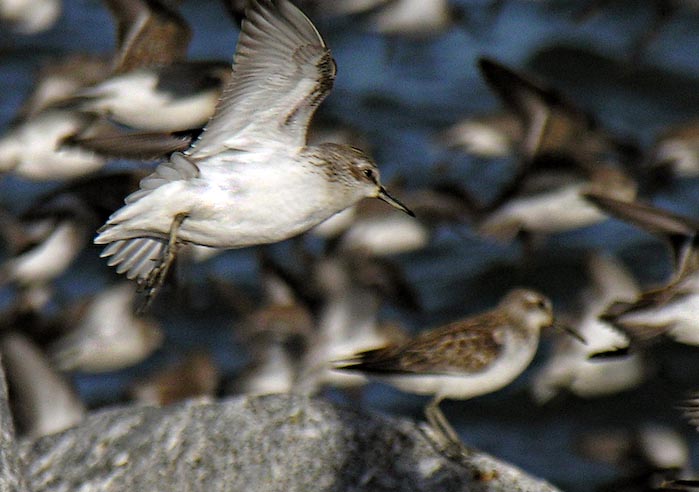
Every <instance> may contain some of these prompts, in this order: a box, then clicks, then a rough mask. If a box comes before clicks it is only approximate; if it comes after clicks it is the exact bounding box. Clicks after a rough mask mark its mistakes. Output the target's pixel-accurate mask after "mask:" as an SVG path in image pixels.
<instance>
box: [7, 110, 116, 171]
mask: <svg viewBox="0 0 699 492" xmlns="http://www.w3.org/2000/svg"><path fill="white" fill-rule="evenodd" d="M95 121H96V117H95V116H94V115H91V114H87V113H78V112H75V111H71V110H68V109H53V108H49V109H46V110H44V111H41V112H40V113H38V114H36V115H34V116H32V117H31V118H29V119H28V120H24V121H22V122H16V123H14V124H13V125H12V126H11V127H10V128H9V129H8V131H6V132H5V134H4V135H2V136H0V173H7V172H12V173H14V174H16V175H18V176H22V177H24V178H28V179H34V180H49V179H70V178H75V177H79V176H83V175H86V174H88V173H91V172H94V171H96V170H98V169H100V168H101V167H102V166H104V164H105V163H106V161H105V159H104V158H103V157H101V156H99V155H97V154H95V153H94V152H91V151H89V150H85V149H81V148H66V147H63V146H62V142H63V141H64V140H65V139H66V138H68V137H70V136H71V135H75V134H76V133H81V132H83V131H85V130H86V129H87V127H88V126H89V125H91V124H92V123H94V122H95Z"/></svg>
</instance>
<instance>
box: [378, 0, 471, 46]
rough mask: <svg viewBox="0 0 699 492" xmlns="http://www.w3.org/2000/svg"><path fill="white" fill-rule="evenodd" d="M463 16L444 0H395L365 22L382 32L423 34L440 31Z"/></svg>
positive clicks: (395, 34) (455, 7)
mask: <svg viewBox="0 0 699 492" xmlns="http://www.w3.org/2000/svg"><path fill="white" fill-rule="evenodd" d="M462 17H463V12H462V10H461V8H457V6H455V5H453V4H452V3H450V2H449V1H447V0H431V1H429V2H425V1H424V0H394V1H391V2H386V3H385V5H384V6H382V7H381V8H380V9H378V10H376V11H374V12H371V13H369V14H368V19H367V24H368V25H369V27H370V28H371V29H373V30H375V31H377V32H380V33H381V34H385V35H390V36H407V37H413V38H423V37H428V36H432V35H435V34H438V33H441V32H443V31H445V30H447V29H448V28H449V27H451V26H452V25H454V24H455V22H456V21H458V20H460V19H461V18H462Z"/></svg>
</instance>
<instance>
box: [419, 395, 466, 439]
mask: <svg viewBox="0 0 699 492" xmlns="http://www.w3.org/2000/svg"><path fill="white" fill-rule="evenodd" d="M441 401H442V397H440V396H435V397H434V398H433V399H432V401H430V402H429V403H428V404H427V406H426V407H425V416H426V417H427V423H428V424H430V427H431V428H432V430H434V431H435V432H436V433H437V435H438V437H439V438H440V439H442V440H444V442H445V444H450V443H459V444H461V440H460V439H459V435H458V434H457V433H456V431H455V430H454V428H453V427H452V426H451V424H450V423H449V421H448V420H447V418H446V417H445V416H444V413H442V411H441V410H440V408H439V402H441Z"/></svg>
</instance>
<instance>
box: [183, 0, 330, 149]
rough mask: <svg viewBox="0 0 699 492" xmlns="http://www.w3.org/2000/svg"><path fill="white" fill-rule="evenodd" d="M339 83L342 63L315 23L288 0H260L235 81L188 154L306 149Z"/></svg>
mask: <svg viewBox="0 0 699 492" xmlns="http://www.w3.org/2000/svg"><path fill="white" fill-rule="evenodd" d="M334 79H335V62H334V61H333V59H332V57H331V56H330V51H329V50H328V49H327V47H326V46H325V43H324V41H323V39H322V38H321V37H320V34H319V33H318V31H317V30H316V28H315V27H314V26H313V24H312V23H311V21H310V20H309V19H308V18H307V17H306V16H305V15H304V14H303V13H302V12H301V11H300V10H298V9H297V8H296V7H294V6H293V5H292V4H291V3H289V1H288V0H275V1H273V0H257V1H255V2H254V3H253V4H252V6H251V7H250V8H249V9H248V11H247V19H246V20H245V21H244V22H243V27H242V30H241V32H240V37H239V39H238V46H237V49H236V54H235V58H234V62H233V75H232V78H231V80H230V81H229V83H228V85H227V86H226V88H225V89H224V92H223V95H222V97H221V100H220V101H219V103H218V106H217V108H216V112H215V113H214V116H213V117H212V119H211V120H210V121H209V123H208V125H207V126H206V127H205V129H204V133H203V134H202V135H201V137H200V138H199V140H198V141H197V142H195V144H194V145H193V146H192V148H191V149H190V151H189V152H188V154H189V155H190V156H191V157H192V158H194V159H201V158H204V157H207V156H211V155H214V154H217V153H219V152H222V151H224V150H228V149H231V150H243V151H245V150H250V149H255V148H259V147H270V146H274V145H277V146H279V147H284V148H289V147H292V148H294V147H302V146H304V145H305V143H306V129H307V127H308V122H309V120H310V118H311V116H312V115H313V113H314V112H315V110H316V108H317V107H318V105H319V104H320V103H321V101H322V100H323V99H324V98H325V96H327V94H328V93H329V92H330V89H331V88H332V85H333V81H334Z"/></svg>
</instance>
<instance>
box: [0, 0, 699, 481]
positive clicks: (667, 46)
mask: <svg viewBox="0 0 699 492" xmlns="http://www.w3.org/2000/svg"><path fill="white" fill-rule="evenodd" d="M425 1H429V0H425ZM460 3H462V4H463V5H464V6H465V7H467V8H470V9H471V15H472V17H473V19H472V22H471V23H470V25H469V26H465V25H463V26H455V27H453V28H451V29H450V30H448V31H446V32H444V33H442V34H441V35H439V36H436V37H434V38H432V39H427V40H419V41H416V40H406V39H390V40H389V39H385V38H383V37H382V36H380V35H377V34H374V33H370V32H368V31H367V30H366V29H364V28H363V27H362V25H361V24H360V23H359V22H356V21H348V20H333V21H322V22H319V24H318V26H319V29H320V31H321V32H322V33H323V35H324V36H325V38H326V41H327V42H328V44H329V46H330V47H331V49H332V52H333V55H334V56H335V58H336V61H337V64H338V68H339V70H338V78H337V81H336V85H335V89H334V92H333V93H332V94H331V95H330V97H329V98H328V99H327V101H326V102H325V103H324V108H323V109H324V111H327V112H328V113H329V114H332V115H335V116H337V117H339V118H340V119H341V120H343V121H346V122H348V123H351V124H352V125H354V126H355V127H357V128H359V129H360V130H362V131H363V132H364V133H365V134H366V137H367V139H368V141H369V143H370V145H371V148H372V151H373V154H374V156H375V157H376V159H377V161H378V162H379V164H380V167H381V169H382V174H383V176H385V178H384V179H386V180H389V181H390V179H391V178H392V177H397V176H401V177H403V178H404V179H405V180H406V182H407V183H408V185H409V186H411V185H412V186H418V185H420V184H422V183H424V182H429V181H430V180H431V179H432V176H433V175H434V174H433V173H434V168H435V166H437V165H446V176H448V177H449V179H452V180H455V181H458V182H460V183H463V184H465V185H466V186H467V187H468V188H469V189H470V190H472V191H474V192H475V193H476V194H477V196H480V197H487V196H489V194H490V195H492V193H493V192H494V190H496V188H497V186H498V185H499V184H501V183H502V182H504V181H506V180H507V174H506V172H507V170H508V169H512V166H511V164H512V163H510V162H494V163H488V162H484V161H482V160H477V159H473V158H470V157H468V156H464V155H462V154H459V153H457V152H448V151H445V150H444V149H442V148H440V147H439V145H438V144H437V143H436V142H435V139H434V134H435V132H436V131H437V130H439V129H441V128H443V127H445V126H447V125H449V124H451V123H453V122H455V121H456V120H457V119H459V118H460V117H463V116H467V115H470V114H475V113H482V112H485V111H490V110H495V109H497V108H498V101H497V100H496V98H495V96H494V95H492V94H491V92H490V91H489V90H488V89H487V87H486V86H485V84H484V83H483V82H482V80H481V79H480V77H479V75H478V73H477V70H476V69H475V61H476V59H477V57H478V56H482V55H487V56H490V57H493V58H495V59H498V60H500V61H502V62H504V63H507V64H510V65H512V66H515V67H528V68H530V69H532V70H534V71H535V72H537V73H538V74H540V75H541V76H543V77H545V78H546V79H547V80H549V81H550V83H551V84H552V85H554V86H557V87H559V88H560V89H561V90H562V91H564V92H565V93H567V94H568V95H569V96H571V97H572V98H573V99H574V100H576V101H577V102H579V104H580V105H581V106H582V107H584V108H588V109H590V110H591V111H592V112H593V113H594V114H595V115H596V116H597V117H598V118H599V120H600V121H601V122H602V123H603V124H604V125H606V126H608V127H610V128H613V129H614V130H616V131H618V132H621V133H625V134H628V135H631V136H633V137H634V138H636V139H638V140H639V141H640V142H641V143H642V144H644V145H645V146H648V145H650V144H651V143H652V140H653V137H654V135H655V134H656V132H657V131H659V130H660V129H661V128H662V127H663V126H664V125H667V124H671V123H675V122H681V121H683V120H685V119H687V118H690V117H695V116H697V115H698V114H699V59H698V58H697V47H699V16H698V15H696V14H691V13H682V15H678V16H675V17H674V18H673V19H671V20H670V21H669V22H668V23H666V24H665V25H664V26H662V28H661V31H660V32H659V34H658V36H657V37H656V39H655V40H654V41H653V42H652V43H651V44H650V45H649V46H648V47H647V48H646V49H645V51H644V54H643V56H642V58H641V60H640V61H638V62H635V63H633V64H631V63H628V60H629V54H630V50H631V48H632V46H633V44H634V42H635V41H636V40H637V39H638V37H639V36H641V35H642V34H643V32H644V30H645V29H646V28H647V26H649V25H650V23H651V17H652V15H651V8H650V5H648V4H649V3H650V2H638V1H619V2H615V3H614V5H612V6H610V7H609V8H607V9H605V10H603V11H601V12H599V13H598V14H596V15H594V16H592V17H591V18H590V19H588V20H587V21H586V22H584V23H575V22H573V21H572V17H571V13H572V12H574V11H575V10H576V8H579V7H580V6H581V5H583V4H584V3H585V2H530V1H510V2H506V4H505V5H504V7H503V9H502V10H501V12H500V13H499V15H498V16H497V17H496V18H495V19H494V20H492V21H489V20H488V15H487V13H486V12H485V11H484V7H485V6H486V5H487V2H485V1H472V2H469V1H467V0H462V1H461V2H460ZM549 3H550V4H555V5H554V6H551V5H547V4H549ZM539 4H544V5H539ZM182 11H183V13H184V14H185V16H186V17H187V19H188V20H189V21H190V23H191V25H192V27H193V30H194V34H195V35H194V38H193V41H192V45H191V49H190V54H191V57H192V58H200V59H204V58H206V59H210V58H219V59H228V60H230V59H232V53H233V50H234V46H235V39H236V36H237V30H236V28H235V27H234V26H233V25H232V23H231V22H230V21H229V20H228V18H227V17H226V15H225V13H224V10H223V8H222V6H221V5H220V4H219V3H218V2H214V1H193V0H190V1H185V2H184V4H183V5H182ZM113 44H114V34H113V27H112V23H111V19H110V17H109V15H108V14H107V13H106V11H105V9H104V8H103V6H102V3H101V2H98V1H97V0H65V2H64V11H63V14H62V16H61V18H60V20H59V22H58V23H57V24H56V26H55V27H54V28H53V29H51V30H50V31H48V32H46V33H42V34H40V35H34V36H20V35H17V34H13V33H12V32H11V31H10V30H9V29H7V28H4V27H3V28H0V94H2V97H1V98H0V129H2V128H3V127H5V126H6V125H7V124H8V123H9V121H10V120H11V118H12V117H13V115H14V113H15V111H16V110H17V109H18V107H19V105H20V104H21V101H22V100H23V98H24V97H25V96H26V94H27V93H28V92H29V91H30V89H31V86H32V77H33V73H34V70H36V69H37V68H38V67H39V66H40V63H41V61H42V60H45V59H50V58H51V57H54V56H60V55H61V54H64V53H69V52H75V51H86V50H88V51H90V52H95V53H110V52H111V51H112V49H113ZM55 185H56V183H40V184H32V183H27V182H25V181H23V180H20V179H15V178H5V179H4V180H3V181H2V182H0V202H1V203H2V204H3V205H5V206H10V207H11V208H12V209H13V210H21V209H22V206H26V204H28V203H29V202H30V200H31V198H32V197H33V196H36V194H38V193H39V192H41V191H44V190H46V189H49V188H51V187H52V186H55ZM698 187H699V180H687V181H684V182H682V183H677V184H676V185H675V186H673V187H672V188H671V189H670V190H666V191H663V192H662V193H661V194H660V195H658V196H657V197H656V202H657V203H658V204H660V205H662V206H665V207H668V208H671V209H673V210H676V211H681V212H684V213H686V214H689V215H692V216H695V217H699V212H697V205H699V194H698V193H697V189H698ZM462 229H463V230H456V231H455V230H450V229H441V230H439V231H437V234H436V236H435V239H434V241H433V243H432V244H431V245H430V246H429V247H428V248H427V249H426V250H424V251H420V252H416V253H411V254H406V255H401V256H399V257H398V258H396V259H397V261H398V262H399V263H400V264H401V265H403V266H404V268H405V270H406V275H407V277H408V278H409V279H410V280H411V281H412V282H413V283H414V285H415V288H416V289H417V291H418V293H419V296H420V300H421V302H422V305H423V307H424V311H423V312H421V313H402V312H398V311H396V310H395V309H390V308H389V309H387V311H386V314H388V315H393V316H394V315H399V316H401V317H402V319H403V321H404V322H405V323H406V324H407V325H408V326H409V327H410V328H411V329H413V330H419V329H421V328H425V327H428V326H434V325H436V324H438V323H441V322H445V321H449V320H451V319H454V318H455V317H456V316H460V315H463V314H466V313H470V312H475V311H477V310H479V309H483V308H486V307H488V306H491V305H492V304H493V303H495V302H496V301H497V299H498V298H499V297H500V295H501V294H502V293H503V292H504V291H506V290H507V289H508V288H510V287H512V286H514V285H519V284H527V285H530V286H532V287H535V288H539V289H541V290H543V291H544V292H546V293H547V294H549V295H550V296H551V297H552V298H553V299H554V301H555V303H556V305H557V306H559V307H563V308H565V307H569V306H570V305H571V304H572V300H573V298H574V295H575V294H576V293H577V292H578V290H579V289H580V288H581V287H582V286H583V285H584V276H583V275H581V273H580V272H581V262H580V261H581V253H582V251H584V250H586V249H589V248H605V249H609V250H612V251H615V252H618V253H620V254H621V255H622V256H623V258H624V259H625V260H626V261H627V262H628V263H629V266H631V267H632V268H633V269H634V270H635V273H636V274H637V275H638V276H639V278H641V279H642V280H644V281H646V282H651V281H658V280H660V279H662V278H663V277H664V275H666V274H667V272H668V268H669V264H668V261H667V259H666V256H665V254H664V250H663V248H662V246H661V245H660V244H658V243H655V242H653V240H652V239H651V238H649V237H648V236H647V235H645V234H643V233H641V232H638V231H636V230H635V229H633V228H631V227H629V226H627V225H624V224H621V223H619V222H616V221H609V222H606V223H604V224H601V225H599V226H595V227H591V228H586V229H584V230H580V231H573V232H570V233H566V234H562V235H560V236H556V237H554V238H552V239H551V240H550V241H549V242H548V243H547V244H546V246H545V247H544V248H543V249H542V250H541V251H540V252H539V253H538V254H537V255H536V256H535V257H533V258H530V259H529V260H530V262H531V263H532V265H534V266H533V268H529V269H528V270H526V271H523V270H522V269H520V268H518V266H517V262H518V255H519V253H520V251H519V248H518V247H517V246H511V247H505V246H493V245H492V244H489V243H486V242H484V241H482V240H480V239H478V238H477V237H476V236H475V235H473V234H471V233H470V232H469V231H468V230H467V229H465V228H462ZM97 251H98V250H97V249H95V248H90V249H88V250H87V251H86V252H85V253H84V254H83V256H82V257H81V258H80V260H79V261H78V262H76V264H75V266H74V267H73V268H72V269H71V270H70V271H69V272H68V273H67V274H66V275H65V276H64V277H62V278H61V279H59V281H58V283H57V286H58V291H59V294H58V295H59V298H60V299H61V300H63V301H66V302H67V301H68V300H70V299H72V298H77V297H81V296H83V295H86V294H88V293H90V292H92V291H94V290H96V289H98V288H100V286H101V285H103V284H104V283H105V282H106V281H107V279H110V278H113V277H112V275H113V273H112V272H109V269H108V268H106V266H105V265H104V264H103V263H102V262H99V261H98V260H97V259H96V256H97ZM639 258H643V261H642V262H640V261H638V259H639ZM204 268H205V269H206V270H207V271H210V272H213V271H215V272H217V273H218V274H220V275H222V276H225V277H226V278H230V279H235V281H236V282H237V283H242V285H243V286H245V285H247V286H250V287H251V288H254V287H255V285H256V278H255V272H256V270H255V263H254V256H253V253H252V252H250V251H235V252H230V253H227V254H226V255H224V256H222V257H220V258H217V259H216V260H214V261H213V262H211V263H210V264H207V265H206V266H205V267H204ZM3 296H4V297H3ZM8 296H9V294H8V293H7V292H6V291H3V294H2V296H0V300H2V302H6V301H7V300H8ZM158 315H159V316H160V317H161V318H162V319H163V321H164V324H165V327H166V330H167V336H168V338H167V343H166V346H165V348H164V349H163V350H161V351H159V352H158V353H157V354H156V355H155V356H154V357H153V358H152V360H150V361H148V362H147V363H145V365H141V366H139V367H136V368H133V369H129V370H127V371H121V372H119V373H115V374H112V375H108V376H99V377H98V376H90V377H88V376H76V377H75V378H74V381H75V383H76V385H77V386H78V388H79V390H80V391H81V393H82V394H83V395H84V397H85V398H86V400H87V401H88V402H90V403H91V404H92V405H97V404H98V403H104V402H109V401H111V400H112V399H113V397H114V395H115V394H116V395H118V394H119V391H118V390H117V391H115V388H117V389H118V388H120V387H122V386H123V385H124V384H126V383H127V381H129V380H130V379H131V378H133V377H134V376H135V375H139V374H142V373H143V371H144V370H145V369H146V368H150V367H153V366H157V365H158V364H162V363H164V362H165V361H167V360H169V359H171V358H172V356H173V354H175V353H177V352H178V351H183V350H187V349H189V348H192V347H193V346H205V347H208V348H210V349H211V350H212V351H213V353H214V355H215V357H216V360H217V362H218V363H219V365H220V366H221V368H222V370H223V371H224V372H228V373H233V372H234V371H235V370H236V369H237V368H239V367H240V366H241V365H242V363H243V362H244V360H242V359H240V354H239V352H238V351H236V349H235V347H234V345H233V342H232V334H231V325H232V321H231V320H230V319H229V318H227V317H226V315H225V313H211V312H208V313H207V312H205V313H202V312H195V313H186V312H181V311H178V310H175V311H171V312H162V310H161V311H158ZM546 352H547V346H546V344H544V347H543V349H542V350H541V351H540V354H539V356H538V358H537V360H536V361H535V364H534V365H537V364H540V363H541V361H543V360H544V358H545V355H546ZM697 355H698V353H697V350H696V349H694V348H691V347H672V346H671V347H665V348H664V349H663V350H662V351H660V358H661V364H662V365H663V366H664V367H665V369H666V373H665V375H666V377H667V374H670V375H671V376H672V377H671V378H670V377H668V378H667V379H660V378H659V377H657V378H655V379H653V380H651V381H649V382H648V383H646V384H644V385H643V386H642V387H641V388H639V389H638V390H635V391H630V392H626V393H623V394H620V395H616V396H612V397H607V398H600V399H596V400H591V401H583V400H580V399H577V398H573V397H569V398H563V399H561V400H560V401H556V402H555V403H554V404H552V405H548V406H545V407H541V408H540V407H537V406H536V405H535V404H534V403H532V402H531V400H530V398H529V396H528V395H527V391H526V390H527V379H528V374H531V372H528V373H526V374H525V375H524V376H523V377H522V378H520V379H519V380H518V381H517V382H516V383H515V384H513V385H512V386H510V387H508V388H506V389H505V390H503V391H501V392H499V393H498V394H495V395H489V396H485V397H482V398H478V399H476V400H474V401H469V402H447V403H445V404H444V408H445V412H446V413H447V415H448V416H449V417H450V418H451V419H452V420H453V421H454V422H455V424H456V426H457V428H458V430H459V431H460V432H461V433H462V437H463V438H464V440H465V441H466V442H467V443H469V444H472V445H474V446H477V447H480V448H482V449H484V450H486V451H489V452H491V453H493V454H494V455H496V456H499V457H502V458H504V459H506V460H509V461H511V462H513V463H516V464H518V465H519V466H521V467H522V468H524V469H525V470H528V471H530V472H532V473H534V474H536V475H539V476H541V477H544V478H546V479H548V480H550V481H552V482H553V483H555V484H556V485H558V486H560V487H561V488H563V489H564V490H569V491H585V490H592V489H593V488H594V487H595V486H596V485H598V484H600V483H602V482H605V481H608V480H610V479H612V478H613V477H615V473H616V472H615V470H614V469H613V468H611V467H609V466H606V465H598V464H595V463H592V462H589V461H585V460H583V459H581V458H579V457H578V456H576V455H575V453H574V452H573V450H572V442H573V441H574V439H575V438H576V437H577V436H579V435H580V434H581V433H582V432H586V431H590V430H600V429H609V428H614V427H625V428H629V427H633V426H636V425H639V424H641V423H648V422H659V423H666V424H669V425H672V426H674V427H675V428H677V429H678V430H681V431H682V432H683V433H684V434H686V436H687V438H688V439H690V440H691V441H692V443H693V448H694V450H695V451H696V450H697V446H696V441H697V439H696V436H695V432H694V430H693V429H692V428H690V426H688V425H686V424H685V423H684V422H683V420H682V418H681V416H680V412H679V411H677V410H676V409H675V408H674V406H675V405H676V402H677V399H678V398H681V397H682V396H684V394H685V393H684V392H685V391H687V390H689V389H692V388H694V387H697V386H699V383H697V375H698V374H699V364H697V361H698V360H699V358H697ZM424 402H425V401H424V399H421V398H416V397H411V396H408V395H404V394H401V393H399V392H397V391H395V390H392V389H387V388H385V387H383V386H381V385H378V384H372V385H370V387H369V388H368V390H367V393H366V395H365V398H364V401H363V404H364V405H365V406H367V407H368V408H372V409H379V410H381V411H384V412H390V413H397V414H403V415H409V416H413V417H415V418H422V405H423V404H424Z"/></svg>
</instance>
